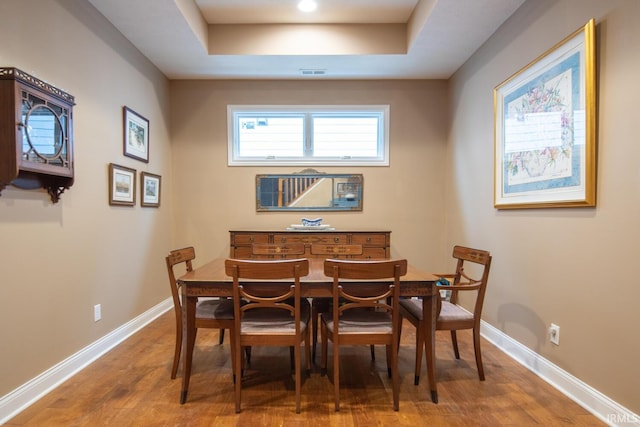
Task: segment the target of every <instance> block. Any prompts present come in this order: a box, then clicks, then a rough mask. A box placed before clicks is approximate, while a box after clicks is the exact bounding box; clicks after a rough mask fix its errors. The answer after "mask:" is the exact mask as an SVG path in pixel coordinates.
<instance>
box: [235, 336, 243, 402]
mask: <svg viewBox="0 0 640 427" xmlns="http://www.w3.org/2000/svg"><path fill="white" fill-rule="evenodd" d="M234 341H236V342H235V346H236V351H234V353H235V358H236V361H235V363H234V365H235V372H234V374H235V398H236V414H239V413H240V395H241V392H242V369H243V367H244V358H243V357H242V347H241V346H240V343H239V342H238V341H237V340H234Z"/></svg>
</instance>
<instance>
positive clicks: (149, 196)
mask: <svg viewBox="0 0 640 427" xmlns="http://www.w3.org/2000/svg"><path fill="white" fill-rule="evenodd" d="M161 180H162V177H161V176H160V175H154V174H152V173H148V172H140V194H141V197H140V205H141V206H145V207H151V208H157V207H159V206H160V184H161Z"/></svg>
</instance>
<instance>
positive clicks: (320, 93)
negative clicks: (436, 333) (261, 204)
mask: <svg viewBox="0 0 640 427" xmlns="http://www.w3.org/2000/svg"><path fill="white" fill-rule="evenodd" d="M446 94H447V86H446V83H445V82H443V81H313V82H312V81H191V80H188V81H172V82H171V111H172V115H171V130H172V143H173V146H174V152H173V158H174V165H173V168H174V171H175V176H174V188H175V194H174V200H175V202H176V206H180V208H179V209H176V232H175V235H176V236H178V237H177V243H178V244H179V245H190V244H193V245H195V246H196V248H197V251H198V258H199V260H200V262H202V261H203V260H206V259H208V258H211V257H215V256H226V255H228V253H229V233H228V231H229V230H230V229H233V228H236V229H246V228H274V229H284V228H286V227H287V226H289V225H290V224H295V223H300V218H302V217H303V216H305V215H304V214H301V213H295V212H294V213H290V212H286V213H273V212H260V213H258V212H256V209H255V197H256V191H255V175H256V174H264V173H292V172H297V171H300V170H302V169H304V167H296V168H294V167H289V168H284V167H248V166H242V167H229V166H227V105H228V104H320V105H322V104H389V105H390V109H391V113H390V114H391V116H390V117H391V123H390V139H391V150H390V151H391V153H390V156H391V166H389V167H348V168H338V167H322V168H318V169H319V170H320V171H322V172H336V173H347V172H349V173H362V174H363V175H364V209H363V211H362V212H346V213H345V212H342V213H335V212H334V213H327V212H322V213H311V214H309V215H306V217H316V216H321V217H323V218H324V222H325V223H328V224H331V225H332V226H335V227H338V228H343V229H348V228H355V229H365V228H372V229H389V230H391V231H392V234H391V252H392V255H393V256H399V257H408V258H409V259H411V260H412V262H415V263H416V264H419V265H421V266H423V267H425V268H426V267H428V266H432V265H434V264H438V265H439V263H440V261H441V260H442V259H443V256H442V255H441V252H442V250H441V248H442V243H443V239H444V234H443V232H442V223H443V221H444V211H443V209H442V205H443V201H444V193H443V188H442V186H441V185H439V184H440V183H441V182H442V179H441V176H442V174H443V173H444V168H443V166H442V161H441V160H442V157H443V155H444V150H445V142H446V138H447V134H446V129H447V127H446V123H447V122H448V121H449V118H448V117H447V115H446V114H447V108H446Z"/></svg>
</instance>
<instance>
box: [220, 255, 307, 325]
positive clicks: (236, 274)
mask: <svg viewBox="0 0 640 427" xmlns="http://www.w3.org/2000/svg"><path fill="white" fill-rule="evenodd" d="M225 273H226V274H227V276H231V277H233V298H234V307H235V310H234V311H235V316H236V317H235V319H236V328H237V330H240V329H239V328H240V321H241V319H242V314H243V313H245V312H246V311H248V310H253V309H257V308H277V309H282V310H286V311H288V312H289V313H290V314H291V315H292V316H295V323H296V334H297V335H298V334H299V332H300V277H303V276H306V275H307V274H309V260H307V259H290V260H241V259H227V260H226V261H225ZM291 298H293V301H294V304H291ZM241 300H243V302H244V303H243V304H242V305H241V304H240V301H241Z"/></svg>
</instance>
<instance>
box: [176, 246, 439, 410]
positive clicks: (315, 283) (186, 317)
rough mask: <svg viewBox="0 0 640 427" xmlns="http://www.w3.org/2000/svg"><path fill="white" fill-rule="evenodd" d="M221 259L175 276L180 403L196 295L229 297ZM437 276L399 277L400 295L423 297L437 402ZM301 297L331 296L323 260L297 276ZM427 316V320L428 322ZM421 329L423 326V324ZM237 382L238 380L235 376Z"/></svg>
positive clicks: (415, 272)
mask: <svg viewBox="0 0 640 427" xmlns="http://www.w3.org/2000/svg"><path fill="white" fill-rule="evenodd" d="M224 262H225V258H218V259H214V260H212V261H210V262H208V263H206V264H204V265H202V266H201V267H198V268H196V269H194V270H193V271H191V272H188V273H186V274H185V275H183V276H181V277H180V278H179V279H178V282H179V283H180V284H181V289H182V301H183V304H182V337H183V338H182V348H183V350H182V354H183V363H182V391H181V395H180V403H185V402H186V399H187V393H188V390H189V378H190V376H191V364H192V358H193V345H194V343H195V337H196V327H195V314H196V303H197V301H198V297H232V294H233V290H232V287H233V279H232V278H231V277H230V276H227V275H226V273H225V268H224ZM436 280H438V277H436V276H434V275H433V274H431V273H429V272H426V271H423V270H420V269H419V268H416V267H414V266H412V265H409V266H408V270H407V274H406V275H404V276H402V277H401V278H400V295H401V296H403V297H420V298H422V299H423V304H422V309H423V319H425V320H424V321H425V323H426V325H429V324H430V325H432V327H431V333H427V334H425V344H426V345H425V347H426V351H425V353H426V359H427V375H428V378H429V387H430V390H431V400H432V401H433V402H434V403H438V391H437V388H436V379H435V370H436V359H435V324H436V311H437V305H436V304H437V298H436V295H437V292H438V289H437V286H436ZM300 284H301V293H302V296H303V297H309V298H314V297H318V298H320V297H325V298H326V297H331V290H332V284H333V278H332V277H329V276H326V275H325V274H324V259H321V258H309V274H308V275H307V276H304V277H302V278H301V279H300ZM429 319H431V322H430V323H429ZM425 330H427V328H426V327H425ZM238 381H239V379H238Z"/></svg>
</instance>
